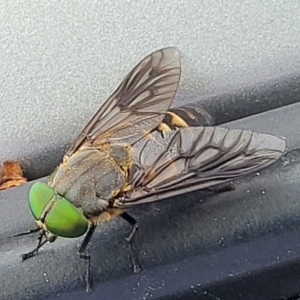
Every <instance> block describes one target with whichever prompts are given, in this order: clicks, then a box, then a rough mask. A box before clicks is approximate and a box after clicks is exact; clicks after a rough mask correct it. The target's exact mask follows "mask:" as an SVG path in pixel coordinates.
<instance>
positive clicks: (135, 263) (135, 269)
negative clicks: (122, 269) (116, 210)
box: [120, 212, 141, 273]
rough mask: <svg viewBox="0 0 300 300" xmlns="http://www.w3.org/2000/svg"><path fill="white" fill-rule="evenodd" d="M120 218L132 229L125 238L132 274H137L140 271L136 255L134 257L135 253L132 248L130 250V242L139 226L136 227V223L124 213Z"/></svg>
mask: <svg viewBox="0 0 300 300" xmlns="http://www.w3.org/2000/svg"><path fill="white" fill-rule="evenodd" d="M120 216H121V217H122V218H123V219H124V220H125V221H126V222H128V223H129V224H130V225H131V227H132V229H131V232H130V234H129V236H128V238H126V241H127V242H128V245H129V255H130V260H131V263H132V266H133V273H139V272H140V271H141V267H140V264H139V262H138V258H137V255H136V253H134V251H133V248H132V241H133V238H134V236H135V234H136V232H137V230H138V228H139V225H138V223H137V221H136V220H135V219H134V218H133V217H132V216H130V215H129V214H128V213H126V212H123V213H122V214H121V215H120Z"/></svg>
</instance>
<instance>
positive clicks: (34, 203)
mask: <svg viewBox="0 0 300 300" xmlns="http://www.w3.org/2000/svg"><path fill="white" fill-rule="evenodd" d="M54 195H55V192H54V190H53V189H52V188H51V187H50V186H48V185H47V184H46V183H44V182H35V183H34V184H33V185H32V187H31V189H30V191H29V207H30V210H31V213H32V214H33V216H34V218H35V219H36V220H39V219H40V218H41V215H42V213H43V211H44V209H45V207H46V205H47V204H48V203H49V202H50V201H51V199H53V197H54Z"/></svg>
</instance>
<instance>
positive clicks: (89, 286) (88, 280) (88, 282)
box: [78, 225, 96, 293]
mask: <svg viewBox="0 0 300 300" xmlns="http://www.w3.org/2000/svg"><path fill="white" fill-rule="evenodd" d="M95 229H96V226H95V225H91V226H90V227H89V229H88V232H87V234H86V235H85V237H84V240H83V242H82V244H81V246H80V248H79V251H78V253H79V256H80V258H81V259H84V260H87V270H86V274H85V282H86V291H87V292H88V293H89V292H91V291H92V284H91V255H90V254H88V253H87V252H86V248H87V246H88V244H89V242H90V240H91V238H92V236H93V233H94V232H95Z"/></svg>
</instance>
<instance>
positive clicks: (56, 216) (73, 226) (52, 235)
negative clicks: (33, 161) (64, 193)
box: [16, 182, 89, 260]
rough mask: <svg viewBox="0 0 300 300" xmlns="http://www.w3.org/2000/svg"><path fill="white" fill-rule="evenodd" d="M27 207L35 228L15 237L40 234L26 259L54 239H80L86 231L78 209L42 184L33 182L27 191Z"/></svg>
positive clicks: (84, 220)
mask: <svg viewBox="0 0 300 300" xmlns="http://www.w3.org/2000/svg"><path fill="white" fill-rule="evenodd" d="M29 207H30V210H31V213H32V215H33V217H34V219H35V221H36V223H37V226H38V227H37V228H36V229H33V230H29V231H27V232H24V233H21V234H17V235H16V236H21V235H26V234H30V233H33V232H38V231H39V232H40V235H39V238H38V240H39V242H38V246H37V247H36V248H35V249H34V250H33V251H31V252H29V253H27V254H23V255H22V258H23V260H24V259H27V258H29V257H32V256H34V255H35V254H36V253H37V252H38V249H39V248H40V247H42V245H44V244H45V243H46V242H51V243H52V242H54V241H55V240H56V238H57V237H58V236H59V237H67V238H76V237H80V236H82V235H83V234H85V232H86V231H87V229H88V226H89V223H88V220H87V219H86V217H85V216H84V214H83V213H82V211H81V210H80V209H78V208H77V207H75V206H74V205H72V203H70V202H69V201H68V200H67V199H65V198H64V197H61V196H60V195H58V194H57V193H56V191H55V190H54V189H53V188H52V187H50V186H49V185H47V184H46V183H44V182H35V183H34V184H33V185H32V187H31V189H30V191H29Z"/></svg>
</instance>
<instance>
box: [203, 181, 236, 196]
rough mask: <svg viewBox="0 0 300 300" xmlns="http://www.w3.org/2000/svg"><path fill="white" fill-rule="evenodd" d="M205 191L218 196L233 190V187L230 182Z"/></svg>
mask: <svg viewBox="0 0 300 300" xmlns="http://www.w3.org/2000/svg"><path fill="white" fill-rule="evenodd" d="M207 190H209V191H211V192H213V193H215V194H220V193H225V192H229V191H233V190H235V186H234V184H233V183H232V182H226V183H223V184H220V185H217V186H213V187H210V188H207Z"/></svg>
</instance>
